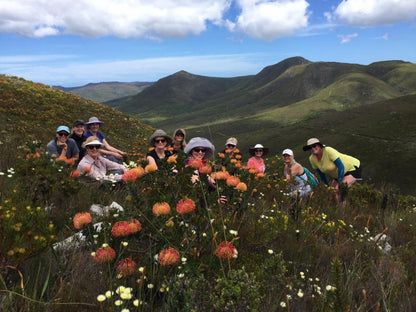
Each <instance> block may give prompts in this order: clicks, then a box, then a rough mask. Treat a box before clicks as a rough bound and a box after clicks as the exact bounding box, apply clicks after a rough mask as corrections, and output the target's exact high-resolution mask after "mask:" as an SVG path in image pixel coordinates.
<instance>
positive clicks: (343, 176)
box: [303, 138, 362, 202]
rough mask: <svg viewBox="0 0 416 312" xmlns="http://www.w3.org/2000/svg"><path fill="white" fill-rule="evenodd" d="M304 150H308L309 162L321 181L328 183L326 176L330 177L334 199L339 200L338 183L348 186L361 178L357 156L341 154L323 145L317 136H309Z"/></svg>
mask: <svg viewBox="0 0 416 312" xmlns="http://www.w3.org/2000/svg"><path fill="white" fill-rule="evenodd" d="M303 150H304V151H310V152H311V155H310V156H309V162H310V163H311V165H312V168H313V169H315V170H316V171H317V172H318V174H319V177H320V178H321V181H323V182H324V183H325V184H326V185H329V183H328V180H327V176H328V177H329V178H332V179H333V180H332V182H331V186H332V187H334V189H335V191H336V193H335V200H336V201H337V202H340V193H339V184H340V183H346V184H347V186H348V187H350V186H351V185H353V184H354V183H355V182H356V181H357V180H361V179H362V178H361V165H360V161H359V160H358V159H357V158H354V157H352V156H349V155H345V154H341V153H340V152H338V151H337V150H336V149H334V148H332V147H329V146H325V145H324V144H322V143H321V141H320V140H319V139H317V138H311V139H309V140H308V141H307V142H306V145H305V146H304V147H303Z"/></svg>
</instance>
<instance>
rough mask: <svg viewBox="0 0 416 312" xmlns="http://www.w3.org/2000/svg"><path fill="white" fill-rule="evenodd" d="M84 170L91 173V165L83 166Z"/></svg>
mask: <svg viewBox="0 0 416 312" xmlns="http://www.w3.org/2000/svg"><path fill="white" fill-rule="evenodd" d="M82 171H84V172H85V173H90V172H91V167H82Z"/></svg>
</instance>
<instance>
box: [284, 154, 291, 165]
mask: <svg viewBox="0 0 416 312" xmlns="http://www.w3.org/2000/svg"><path fill="white" fill-rule="evenodd" d="M292 158H293V156H291V155H289V154H283V161H284V162H285V163H290V162H291V161H292Z"/></svg>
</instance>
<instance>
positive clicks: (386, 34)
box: [381, 33, 389, 40]
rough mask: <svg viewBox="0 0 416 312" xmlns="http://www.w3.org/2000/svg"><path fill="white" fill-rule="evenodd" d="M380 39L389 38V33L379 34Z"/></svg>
mask: <svg viewBox="0 0 416 312" xmlns="http://www.w3.org/2000/svg"><path fill="white" fill-rule="evenodd" d="M381 39H383V40H389V33H385V34H384V35H383V36H381Z"/></svg>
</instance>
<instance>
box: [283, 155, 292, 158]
mask: <svg viewBox="0 0 416 312" xmlns="http://www.w3.org/2000/svg"><path fill="white" fill-rule="evenodd" d="M290 156H292V155H289V154H283V157H290Z"/></svg>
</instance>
